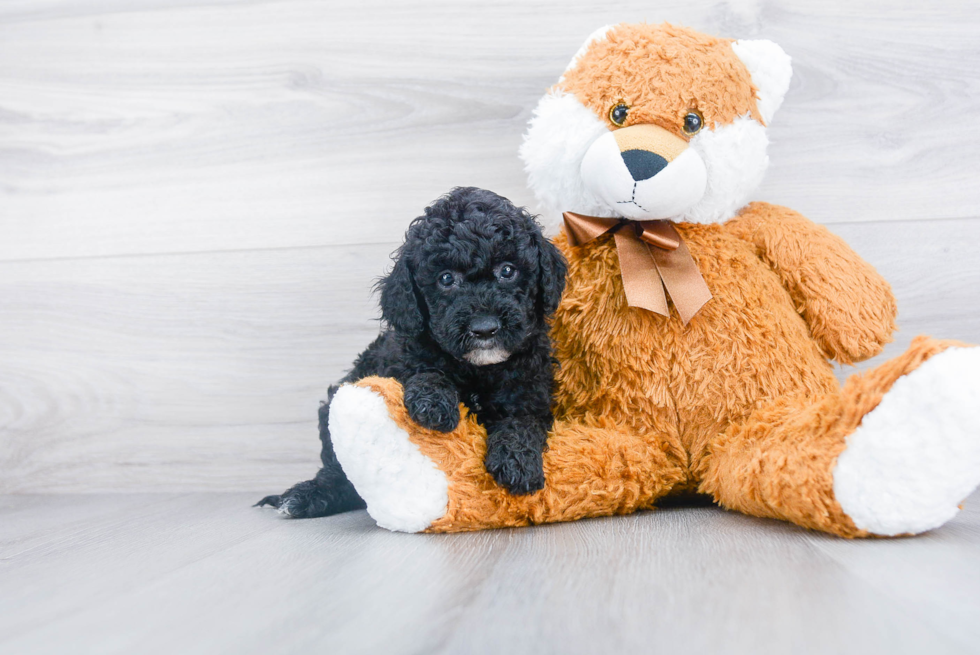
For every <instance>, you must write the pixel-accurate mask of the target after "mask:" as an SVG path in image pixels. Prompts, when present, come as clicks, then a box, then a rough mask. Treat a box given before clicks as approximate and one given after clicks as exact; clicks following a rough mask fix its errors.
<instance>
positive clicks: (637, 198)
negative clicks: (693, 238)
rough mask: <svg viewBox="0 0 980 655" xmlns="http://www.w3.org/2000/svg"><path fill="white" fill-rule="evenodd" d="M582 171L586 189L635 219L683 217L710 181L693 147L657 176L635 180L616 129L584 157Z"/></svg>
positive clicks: (699, 198) (702, 194)
mask: <svg viewBox="0 0 980 655" xmlns="http://www.w3.org/2000/svg"><path fill="white" fill-rule="evenodd" d="M581 174H582V181H583V182H584V184H585V186H586V188H587V189H588V190H589V191H591V192H592V193H593V194H594V195H595V196H596V197H597V198H599V199H600V200H602V201H603V202H604V203H605V204H606V205H607V206H608V207H609V208H610V209H612V210H614V211H615V212H616V213H618V214H620V215H621V216H623V217H625V218H631V219H634V220H660V219H667V218H675V217H677V216H680V215H682V214H683V213H684V212H685V211H687V210H688V209H690V208H691V207H693V206H694V205H695V204H697V203H698V201H700V200H701V198H702V197H703V196H704V192H705V189H706V188H707V184H708V171H707V169H706V167H705V165H704V160H702V159H701V156H700V155H698V153H697V152H696V151H694V150H693V149H691V148H687V149H685V150H684V151H683V152H682V153H681V154H680V155H678V156H677V157H675V158H674V160H673V161H671V162H670V163H669V164H667V165H666V166H665V167H664V168H663V169H662V170H661V171H660V172H659V173H657V174H656V175H654V176H653V177H650V178H648V179H645V180H639V181H636V180H634V179H633V176H632V175H631V174H630V171H629V169H628V168H627V167H626V162H624V161H623V155H622V153H621V152H620V148H619V145H618V144H617V143H616V138H615V135H614V134H613V133H612V132H609V133H607V134H603V135H602V136H600V137H599V138H598V139H596V140H595V141H594V142H593V143H592V145H591V146H590V147H589V149H588V151H587V152H586V153H585V157H584V158H583V159H582V166H581Z"/></svg>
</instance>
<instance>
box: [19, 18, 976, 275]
mask: <svg viewBox="0 0 980 655" xmlns="http://www.w3.org/2000/svg"><path fill="white" fill-rule="evenodd" d="M628 20H650V21H660V20H671V21H673V22H677V23H682V24H690V25H693V26H695V27H697V28H699V29H702V30H705V31H712V32H718V33H724V34H725V35H728V36H732V37H765V38H771V39H773V40H775V41H777V42H778V43H780V44H781V45H783V46H784V47H785V49H786V50H787V52H788V53H789V54H790V55H791V56H793V57H794V61H795V68H796V76H795V78H794V82H793V86H792V88H791V89H790V92H789V95H788V97H787V100H786V103H785V105H784V107H783V109H782V110H781V112H780V114H779V115H778V116H777V119H776V120H775V122H774V124H773V127H772V133H771V137H772V141H773V147H772V152H771V155H772V160H773V162H774V165H773V167H772V170H771V172H770V174H769V177H768V179H767V181H766V183H765V185H764V186H763V188H762V189H761V190H760V192H759V197H760V198H762V199H766V200H769V201H772V202H777V203H782V204H788V205H791V206H793V207H794V208H795V209H797V210H799V211H801V212H803V213H804V214H806V215H808V216H812V217H813V218H814V219H816V220H819V221H821V222H839V221H863V220H909V219H917V220H918V219H933V218H956V217H975V216H977V215H978V213H980V185H977V184H976V180H977V174H978V172H980V122H978V121H976V120H974V118H975V117H976V111H977V104H978V98H980V73H978V71H980V50H978V49H977V47H976V38H975V36H976V34H977V33H980V12H977V11H975V8H974V7H973V5H972V4H971V3H968V2H958V3H942V4H941V5H938V4H937V5H930V6H923V5H922V3H917V2H904V3H903V2H844V1H842V0H837V1H834V2H826V3H819V4H818V5H814V4H813V3H799V4H796V5H783V4H775V3H768V2H751V1H740V2H731V3H716V2H679V1H672V2H660V3H657V5H656V7H655V8H654V7H652V6H651V5H650V3H649V2H627V3H616V5H615V6H614V7H605V6H603V5H602V4H601V3H595V2H573V3H569V2H567V1H565V0H563V1H562V2H557V1H556V0H542V1H540V2H534V3H518V2H502V3H478V2H475V1H474V2H453V3H445V2H435V1H428V2H413V3H390V2H385V1H382V0H375V1H374V2H365V3H357V4H356V5H353V4H349V5H345V4H343V3H339V2H325V3H315V2H306V1H300V0H287V1H284V2H244V1H243V2H220V3H208V4H203V5H198V4H196V3H189V2H188V3H175V4H173V5H169V4H165V3H160V2H151V1H146V2H140V3H122V2H109V1H105V2H90V3H86V4H84V5H76V4H75V3H63V2H40V3H17V2H15V3H6V4H5V6H4V8H3V9H0V174H2V179H3V182H2V186H0V207H2V215H3V217H4V218H3V220H4V226H5V229H4V232H5V234H4V238H3V239H2V240H0V259H7V260H10V259H23V258H49V257H75V256H97V255H110V254H134V253H157V252H189V251H199V250H228V249H246V248H266V247H288V246H314V245H335V244H341V243H344V244H349V243H363V242H365V241H372V242H373V241H379V240H380V241H389V240H392V238H393V237H397V236H398V235H399V234H400V233H401V231H402V230H403V229H404V225H405V222H406V220H407V219H409V218H411V217H412V216H415V215H417V214H418V212H419V210H420V208H421V207H423V206H424V205H425V203H427V202H428V201H430V200H432V199H433V198H434V197H436V196H438V195H439V194H441V193H443V192H445V191H446V190H447V189H448V188H449V187H451V186H454V185H459V184H474V185H477V186H486V187H488V188H492V189H495V190H497V191H499V192H501V193H503V194H504V195H508V196H510V197H513V198H514V200H515V201H518V202H520V203H521V204H528V203H531V201H532V198H531V196H530V194H529V193H528V191H527V190H526V188H525V183H524V176H523V173H522V171H521V165H520V163H519V161H518V159H517V157H516V151H517V147H518V145H519V143H520V138H521V134H522V132H523V131H524V126H525V124H526V121H527V118H528V117H529V115H530V111H531V109H532V108H533V106H534V104H535V102H536V101H537V99H538V98H539V97H540V95H541V94H542V92H543V91H544V89H545V88H546V87H548V86H549V85H550V84H552V83H553V82H554V81H555V79H556V78H557V75H558V74H559V73H560V71H561V70H562V69H563V68H564V66H565V64H566V63H567V62H568V60H569V59H570V58H571V55H572V54H573V53H574V52H575V51H576V49H577V48H578V46H579V45H580V41H581V40H582V39H584V38H585V36H586V35H588V34H589V33H591V32H592V31H593V30H594V29H595V28H596V27H597V26H601V25H604V24H608V23H610V22H618V21H628Z"/></svg>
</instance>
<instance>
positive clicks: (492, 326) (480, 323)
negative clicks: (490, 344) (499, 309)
mask: <svg viewBox="0 0 980 655" xmlns="http://www.w3.org/2000/svg"><path fill="white" fill-rule="evenodd" d="M499 329H500V321H498V320H497V319H495V318H493V317H492V316H478V317H476V318H474V319H473V320H472V321H470V334H472V335H473V336H474V337H476V338H477V339H489V338H490V337H492V336H493V335H495V334H497V330H499Z"/></svg>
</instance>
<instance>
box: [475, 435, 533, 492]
mask: <svg viewBox="0 0 980 655" xmlns="http://www.w3.org/2000/svg"><path fill="white" fill-rule="evenodd" d="M484 465H485V466H486V467H487V473H489V474H490V475H492V476H493V479H494V480H496V481H497V484H499V485H500V486H502V487H504V488H505V489H507V491H509V492H510V493H512V494H514V495H515V496H525V495H527V494H533V493H534V492H535V491H540V490H541V489H544V464H543V463H542V457H541V451H540V450H537V449H535V448H533V447H526V446H525V447H520V448H515V447H514V445H513V444H508V443H506V442H497V443H490V444H488V446H487V456H486V459H485V460H484Z"/></svg>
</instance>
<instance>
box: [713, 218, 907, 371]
mask: <svg viewBox="0 0 980 655" xmlns="http://www.w3.org/2000/svg"><path fill="white" fill-rule="evenodd" d="M726 227H728V229H729V230H730V231H731V232H732V233H734V234H736V235H737V236H739V237H740V238H742V239H745V240H746V241H749V242H751V243H752V244H754V245H755V247H756V251H757V253H758V255H759V257H761V258H762V259H763V261H765V262H766V263H767V264H769V266H771V267H772V269H773V270H774V271H775V272H776V273H777V274H778V275H779V277H780V279H781V280H782V283H783V286H784V287H786V289H787V291H789V293H790V296H791V297H792V298H793V302H794V303H796V308H797V311H798V312H799V313H800V315H801V316H803V319H804V320H805V321H806V322H807V324H808V325H809V326H810V333H811V334H812V335H813V338H814V339H815V340H816V342H817V343H818V345H819V346H820V348H821V350H823V352H824V354H825V355H826V356H827V357H828V358H831V359H835V360H837V361H838V362H840V363H842V364H853V363H854V362H859V361H862V360H864V359H867V358H869V357H874V356H875V355H877V354H878V353H880V352H881V350H882V348H884V346H885V344H886V343H888V342H890V341H891V335H892V332H894V331H895V314H896V311H897V310H896V306H895V297H894V296H893V295H892V290H891V286H889V284H888V282H886V281H885V279H884V278H882V277H881V275H879V274H878V272H877V271H876V270H875V269H874V267H873V266H871V265H870V264H868V263H867V262H866V261H864V260H863V259H861V258H860V257H859V256H858V255H857V253H855V252H854V251H853V250H851V248H850V247H849V246H848V245H847V244H846V243H845V242H844V240H843V239H841V238H840V237H838V236H836V235H834V234H832V233H831V232H830V231H829V230H828V229H827V228H825V227H823V226H822V225H817V224H815V223H813V222H811V221H809V220H808V219H806V218H805V217H803V216H802V215H801V214H799V213H798V212H795V211H793V210H792V209H788V208H786V207H780V206H778V205H770V204H768V203H763V202H754V203H751V204H750V205H748V206H747V207H746V208H745V209H743V210H742V212H741V213H740V214H739V215H738V216H736V217H735V218H733V219H732V220H730V221H729V222H728V223H727V224H726Z"/></svg>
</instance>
